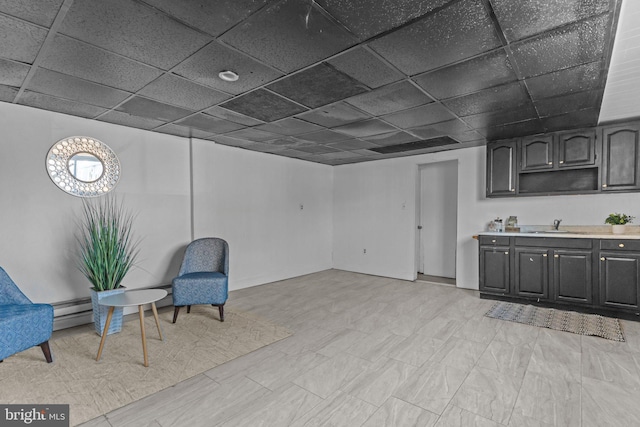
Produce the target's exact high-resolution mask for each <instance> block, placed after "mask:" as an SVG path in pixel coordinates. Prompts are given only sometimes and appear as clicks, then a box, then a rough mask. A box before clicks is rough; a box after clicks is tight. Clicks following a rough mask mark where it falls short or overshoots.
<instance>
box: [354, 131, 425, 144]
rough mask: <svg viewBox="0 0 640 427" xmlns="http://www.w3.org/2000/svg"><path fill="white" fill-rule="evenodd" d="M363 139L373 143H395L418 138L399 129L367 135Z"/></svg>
mask: <svg viewBox="0 0 640 427" xmlns="http://www.w3.org/2000/svg"><path fill="white" fill-rule="evenodd" d="M363 139H364V140H365V141H369V142H371V143H373V144H375V145H396V144H404V143H405V142H411V141H417V140H418V138H416V137H415V136H413V135H410V134H408V133H406V132H401V131H397V132H390V133H383V134H380V135H373V136H368V137H366V138H363Z"/></svg>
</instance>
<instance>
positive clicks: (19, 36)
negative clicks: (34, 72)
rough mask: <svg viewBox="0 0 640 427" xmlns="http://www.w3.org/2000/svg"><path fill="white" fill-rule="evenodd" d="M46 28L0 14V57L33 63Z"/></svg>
mask: <svg viewBox="0 0 640 427" xmlns="http://www.w3.org/2000/svg"><path fill="white" fill-rule="evenodd" d="M46 37H47V30H44V29H42V28H40V27H36V26H35V25H31V24H27V23H26V22H22V21H18V20H17V19H12V18H8V17H6V16H3V15H0V40H2V43H0V57H3V58H6V59H13V60H15V61H20V62H26V63H29V64H31V63H33V61H34V60H35V59H36V55H38V51H39V50H40V47H41V46H42V43H43V42H44V39H45V38H46Z"/></svg>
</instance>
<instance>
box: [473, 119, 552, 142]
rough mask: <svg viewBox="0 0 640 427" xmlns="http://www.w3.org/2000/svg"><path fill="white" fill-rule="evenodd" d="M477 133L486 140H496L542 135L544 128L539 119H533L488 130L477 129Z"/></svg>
mask: <svg viewBox="0 0 640 427" xmlns="http://www.w3.org/2000/svg"><path fill="white" fill-rule="evenodd" d="M478 132H480V134H482V135H484V136H486V137H487V139H488V140H496V139H506V138H515V137H518V136H527V135H535V134H537V133H543V132H544V126H543V125H542V122H541V121H540V120H539V119H533V120H527V121H524V122H518V123H511V124H508V125H504V126H496V127H493V128H488V129H479V130H478Z"/></svg>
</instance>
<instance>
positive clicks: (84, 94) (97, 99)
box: [27, 68, 131, 108]
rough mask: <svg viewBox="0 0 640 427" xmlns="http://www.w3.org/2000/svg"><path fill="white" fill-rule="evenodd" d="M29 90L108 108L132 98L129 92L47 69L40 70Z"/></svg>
mask: <svg viewBox="0 0 640 427" xmlns="http://www.w3.org/2000/svg"><path fill="white" fill-rule="evenodd" d="M27 89H29V90H31V91H33V92H40V93H44V94H47V95H53V96H56V97H59V98H64V99H69V100H71V101H77V102H81V103H84V104H91V105H97V106H99V107H106V108H113V107H115V106H116V105H118V104H119V103H121V102H122V101H124V100H125V99H127V98H128V97H129V96H131V94H130V93H129V92H125V91H122V90H118V89H113V88H110V87H107V86H102V85H99V84H97V83H92V82H89V81H87V80H82V79H79V78H78V77H73V76H69V75H67V74H62V73H58V72H55V71H50V70H47V69H46V68H38V70H37V71H36V72H35V74H34V75H33V77H32V78H31V80H30V81H29V84H28V85H27Z"/></svg>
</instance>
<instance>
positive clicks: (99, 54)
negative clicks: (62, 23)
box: [40, 35, 162, 92]
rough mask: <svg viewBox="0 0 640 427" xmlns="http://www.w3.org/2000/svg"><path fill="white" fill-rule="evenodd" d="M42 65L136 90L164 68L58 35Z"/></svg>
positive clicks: (117, 86)
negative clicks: (144, 63) (150, 65)
mask: <svg viewBox="0 0 640 427" xmlns="http://www.w3.org/2000/svg"><path fill="white" fill-rule="evenodd" d="M40 65H41V66H43V67H45V68H48V69H50V70H54V71H58V72H60V73H64V74H69V75H71V76H76V77H80V78H81V79H85V80H90V81H92V82H96V83H101V84H104V85H107V86H111V87H114V88H117V89H122V90H126V91H129V92H135V91H137V90H139V89H142V88H143V87H144V86H145V85H146V84H148V83H149V82H151V81H152V80H155V79H156V78H158V77H159V76H160V74H161V73H162V72H161V71H159V70H157V69H155V68H152V67H149V66H146V65H143V64H140V63H139V62H136V61H132V60H130V59H126V58H123V57H122V56H119V55H116V54H113V53H110V52H107V51H105V50H102V49H98V48H96V47H94V46H91V45H88V44H85V43H82V42H79V41H77V40H73V39H70V38H68V37H65V36H60V35H57V36H56V37H55V39H54V42H53V44H52V46H51V48H50V49H48V50H47V51H46V52H44V54H43V58H42V61H41V63H40Z"/></svg>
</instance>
